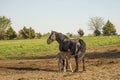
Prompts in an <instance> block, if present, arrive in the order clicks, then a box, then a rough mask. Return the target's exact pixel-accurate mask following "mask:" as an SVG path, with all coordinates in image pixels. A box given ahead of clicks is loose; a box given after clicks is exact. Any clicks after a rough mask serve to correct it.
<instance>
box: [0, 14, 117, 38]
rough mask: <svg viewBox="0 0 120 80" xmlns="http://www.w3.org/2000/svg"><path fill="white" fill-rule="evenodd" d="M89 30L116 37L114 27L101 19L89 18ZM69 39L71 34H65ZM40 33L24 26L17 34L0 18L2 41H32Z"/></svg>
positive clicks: (9, 22)
mask: <svg viewBox="0 0 120 80" xmlns="http://www.w3.org/2000/svg"><path fill="white" fill-rule="evenodd" d="M88 26H89V29H90V30H92V31H93V34H94V35H95V36H99V35H101V34H102V35H104V36H111V35H117V33H116V29H115V26H114V25H113V24H112V22H111V21H110V20H108V21H107V22H106V23H105V24H104V21H103V18H102V17H91V18H90V19H89V23H88ZM77 32H78V34H79V35H80V36H83V35H84V33H85V32H84V30H83V29H79V30H78V31H77ZM67 34H68V35H69V36H70V37H71V36H72V34H71V33H67ZM41 36H42V35H41V33H36V32H35V30H34V29H32V27H29V28H27V27H26V26H24V27H23V29H21V30H19V32H18V33H16V32H15V30H14V29H13V28H12V26H11V20H10V19H8V18H7V17H5V16H0V40H3V39H8V40H10V39H15V38H16V39H33V38H40V37H41Z"/></svg>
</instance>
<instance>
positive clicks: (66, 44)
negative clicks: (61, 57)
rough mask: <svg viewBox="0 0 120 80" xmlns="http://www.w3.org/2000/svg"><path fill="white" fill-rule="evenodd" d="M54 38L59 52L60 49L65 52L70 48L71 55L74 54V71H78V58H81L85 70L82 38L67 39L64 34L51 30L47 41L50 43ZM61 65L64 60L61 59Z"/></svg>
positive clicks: (84, 48) (84, 46)
mask: <svg viewBox="0 0 120 80" xmlns="http://www.w3.org/2000/svg"><path fill="white" fill-rule="evenodd" d="M55 40H56V41H57V42H58V43H59V50H60V52H62V51H64V52H67V51H68V50H70V51H71V52H72V54H71V55H74V57H75V62H76V68H75V70H74V72H78V61H79V59H80V60H82V63H83V71H85V61H84V57H85V51H86V44H85V42H84V41H83V40H82V39H69V38H68V37H67V36H66V35H64V34H62V33H58V32H56V31H52V32H51V34H50V36H49V38H48V39H47V43H48V44H50V43H52V42H53V41H55ZM67 64H68V63H67ZM63 65H64V61H63ZM62 69H63V68H62Z"/></svg>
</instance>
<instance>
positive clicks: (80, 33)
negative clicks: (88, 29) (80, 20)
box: [78, 29, 84, 37]
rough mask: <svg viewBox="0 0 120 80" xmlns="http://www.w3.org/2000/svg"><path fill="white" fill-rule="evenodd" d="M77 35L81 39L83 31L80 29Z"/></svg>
mask: <svg viewBox="0 0 120 80" xmlns="http://www.w3.org/2000/svg"><path fill="white" fill-rule="evenodd" d="M78 34H79V35H80V36H81V37H82V36H83V35H84V31H83V30H82V29H79V30H78Z"/></svg>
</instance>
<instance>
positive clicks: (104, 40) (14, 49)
mask: <svg viewBox="0 0 120 80" xmlns="http://www.w3.org/2000/svg"><path fill="white" fill-rule="evenodd" d="M74 38H79V37H74ZM82 39H83V40H84V41H85V42H86V44H87V48H99V47H102V46H104V45H112V44H120V36H99V37H82ZM46 40H47V37H42V38H41V39H31V40H30V39H27V40H1V41H0V59H35V58H40V57H42V56H51V55H55V54H56V53H57V52H59V49H58V43H57V42H56V41H55V42H53V43H52V44H50V45H48V44H47V43H46Z"/></svg>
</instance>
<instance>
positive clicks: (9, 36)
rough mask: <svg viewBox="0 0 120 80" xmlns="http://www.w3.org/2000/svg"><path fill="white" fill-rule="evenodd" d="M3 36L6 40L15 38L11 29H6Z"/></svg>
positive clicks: (15, 35)
mask: <svg viewBox="0 0 120 80" xmlns="http://www.w3.org/2000/svg"><path fill="white" fill-rule="evenodd" d="M5 36H6V38H7V39H14V38H16V37H17V34H16V32H15V31H14V30H13V28H12V27H10V28H8V30H7V31H6V32H5Z"/></svg>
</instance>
